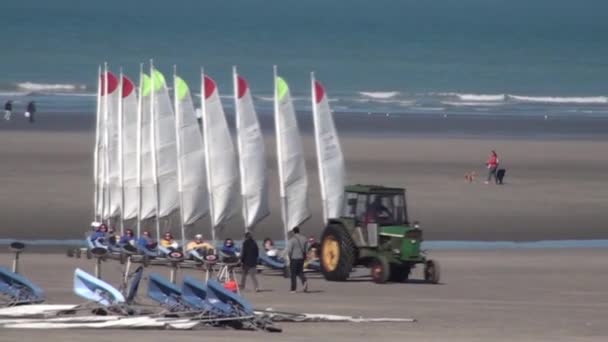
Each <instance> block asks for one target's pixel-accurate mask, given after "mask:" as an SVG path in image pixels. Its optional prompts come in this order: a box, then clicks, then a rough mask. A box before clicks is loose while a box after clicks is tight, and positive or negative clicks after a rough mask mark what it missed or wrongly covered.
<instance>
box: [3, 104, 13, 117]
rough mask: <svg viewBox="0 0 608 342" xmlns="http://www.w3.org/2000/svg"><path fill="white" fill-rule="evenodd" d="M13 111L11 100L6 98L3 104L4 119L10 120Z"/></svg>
mask: <svg viewBox="0 0 608 342" xmlns="http://www.w3.org/2000/svg"><path fill="white" fill-rule="evenodd" d="M12 112H13V101H11V100H8V101H6V103H5V104H4V120H6V121H10V120H11V113H12Z"/></svg>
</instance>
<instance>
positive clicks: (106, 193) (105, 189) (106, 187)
mask: <svg viewBox="0 0 608 342" xmlns="http://www.w3.org/2000/svg"><path fill="white" fill-rule="evenodd" d="M103 69H104V73H103V75H104V76H103V77H104V86H103V87H104V93H105V96H104V106H103V107H104V108H103V155H102V158H103V161H104V162H103V186H102V193H103V206H102V208H103V210H102V211H101V220H102V221H103V220H104V219H106V220H107V221H106V224H109V223H110V222H109V221H110V215H109V214H110V175H109V168H108V163H109V162H110V158H109V155H108V141H109V139H108V105H109V101H108V98H109V95H110V94H109V93H108V92H109V89H110V87H109V86H108V63H107V62H104V64H103ZM106 211H107V213H108V215H107V218H106V217H105V216H106Z"/></svg>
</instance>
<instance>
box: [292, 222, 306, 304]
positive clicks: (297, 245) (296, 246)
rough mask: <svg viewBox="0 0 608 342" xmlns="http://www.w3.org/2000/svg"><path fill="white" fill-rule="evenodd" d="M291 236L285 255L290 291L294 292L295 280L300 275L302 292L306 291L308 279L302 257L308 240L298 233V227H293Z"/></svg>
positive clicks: (304, 254)
mask: <svg viewBox="0 0 608 342" xmlns="http://www.w3.org/2000/svg"><path fill="white" fill-rule="evenodd" d="M292 231H293V236H292V237H291V239H289V241H288V242H287V256H288V257H289V270H290V272H291V293H296V287H297V281H296V278H297V277H300V280H301V281H302V288H303V290H304V292H306V291H308V281H307V280H306V276H305V275H304V259H305V258H306V251H307V250H308V240H307V239H306V237H304V236H302V235H300V228H298V227H294V228H293V230H292Z"/></svg>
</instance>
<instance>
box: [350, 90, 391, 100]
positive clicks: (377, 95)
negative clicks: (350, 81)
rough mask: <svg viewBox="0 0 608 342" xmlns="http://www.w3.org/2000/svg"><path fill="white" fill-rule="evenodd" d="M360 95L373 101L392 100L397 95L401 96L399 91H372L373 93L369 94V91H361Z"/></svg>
mask: <svg viewBox="0 0 608 342" xmlns="http://www.w3.org/2000/svg"><path fill="white" fill-rule="evenodd" d="M359 94H361V95H363V96H366V97H371V98H373V99H390V98H392V97H395V96H397V95H399V92H398V91H384V92H383V91H372V92H367V91H360V92H359Z"/></svg>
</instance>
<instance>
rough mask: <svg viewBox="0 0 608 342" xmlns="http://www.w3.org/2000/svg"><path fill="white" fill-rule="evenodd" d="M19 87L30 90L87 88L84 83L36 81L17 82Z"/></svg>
mask: <svg viewBox="0 0 608 342" xmlns="http://www.w3.org/2000/svg"><path fill="white" fill-rule="evenodd" d="M17 88H18V89H23V90H29V91H43V90H56V91H57V90H59V91H75V90H85V89H87V87H86V86H85V85H83V84H69V83H34V82H21V83H17Z"/></svg>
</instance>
